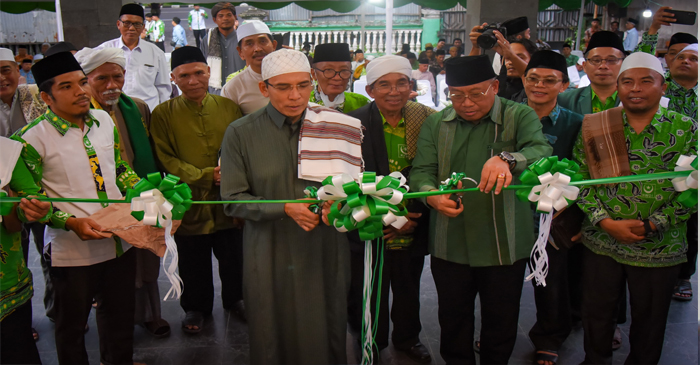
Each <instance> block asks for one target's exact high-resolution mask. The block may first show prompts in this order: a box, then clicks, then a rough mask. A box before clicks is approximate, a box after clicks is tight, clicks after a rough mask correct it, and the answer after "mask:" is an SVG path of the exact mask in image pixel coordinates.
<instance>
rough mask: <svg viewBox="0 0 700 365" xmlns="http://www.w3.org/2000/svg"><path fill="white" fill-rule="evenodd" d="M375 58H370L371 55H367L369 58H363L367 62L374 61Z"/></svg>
mask: <svg viewBox="0 0 700 365" xmlns="http://www.w3.org/2000/svg"><path fill="white" fill-rule="evenodd" d="M375 58H377V57H375V56H372V55H369V56H367V57H365V59H366V60H367V61H374V59H375Z"/></svg>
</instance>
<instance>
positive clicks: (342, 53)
mask: <svg viewBox="0 0 700 365" xmlns="http://www.w3.org/2000/svg"><path fill="white" fill-rule="evenodd" d="M316 62H350V46H349V45H348V44H347V43H324V44H319V45H318V46H316V49H315V50H314V63H316Z"/></svg>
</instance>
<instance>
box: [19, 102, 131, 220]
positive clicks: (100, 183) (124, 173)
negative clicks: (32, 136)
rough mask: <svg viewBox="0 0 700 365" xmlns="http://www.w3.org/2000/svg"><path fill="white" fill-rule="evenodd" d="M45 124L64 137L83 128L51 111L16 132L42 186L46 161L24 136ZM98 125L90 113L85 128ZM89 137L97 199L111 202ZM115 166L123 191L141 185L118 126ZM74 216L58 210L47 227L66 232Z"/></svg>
mask: <svg viewBox="0 0 700 365" xmlns="http://www.w3.org/2000/svg"><path fill="white" fill-rule="evenodd" d="M42 121H47V122H49V123H50V124H51V125H52V126H53V127H54V128H56V130H57V131H58V132H59V133H60V134H62V135H65V134H66V132H67V131H68V130H69V128H80V127H78V126H77V125H76V124H73V123H71V122H69V121H67V120H65V119H63V118H61V117H59V116H58V115H56V114H54V113H53V112H52V111H51V109H47V110H46V113H44V115H42V116H40V117H39V118H37V119H35V120H34V121H33V122H32V123H31V124H28V125H26V126H24V127H23V128H22V129H20V130H18V131H17V132H15V134H14V135H13V136H12V139H13V140H15V141H18V142H21V143H22V144H24V148H23V149H22V155H21V156H22V159H24V163H25V164H26V165H27V167H28V168H29V172H30V173H31V174H32V177H33V178H34V181H35V182H36V183H37V184H41V180H42V178H43V175H44V161H43V158H42V157H41V155H40V154H39V152H38V151H37V150H36V149H35V148H34V146H32V145H31V144H29V143H27V141H25V140H24V139H23V138H22V137H23V135H24V134H25V133H26V132H27V131H29V130H30V129H31V128H32V127H34V126H36V125H38V124H39V123H41V122H42ZM95 124H96V125H97V126H99V124H100V122H99V121H98V120H97V119H96V118H95V117H93V116H92V114H88V116H87V117H86V120H85V128H88V131H89V128H91V127H92V126H93V125H95ZM87 134H88V133H87V132H85V133H84V135H83V142H84V146H85V151H86V153H87V154H88V159H89V161H90V166H91V167H92V171H93V179H94V180H95V187H96V190H97V196H98V197H99V198H100V199H107V193H106V191H105V188H104V177H103V175H102V170H101V169H100V163H99V160H98V159H97V154H96V153H95V151H94V149H93V148H92V143H91V142H90V140H89V139H88V137H87ZM114 166H115V169H116V185H117V187H118V188H119V190H120V191H121V192H126V190H127V189H129V188H132V187H133V186H134V185H136V183H137V182H139V180H140V178H139V177H138V175H136V173H135V172H134V171H133V170H132V169H131V167H129V164H128V163H127V162H126V161H124V160H122V158H121V151H120V148H119V132H118V131H117V127H116V126H115V127H114ZM105 206H107V204H106V203H103V207H105ZM70 217H72V215H71V214H68V213H66V212H64V211H61V210H60V209H58V208H56V207H54V209H53V215H52V217H51V219H50V220H49V221H48V223H47V225H48V226H49V227H52V228H61V229H66V221H67V220H68V218H70Z"/></svg>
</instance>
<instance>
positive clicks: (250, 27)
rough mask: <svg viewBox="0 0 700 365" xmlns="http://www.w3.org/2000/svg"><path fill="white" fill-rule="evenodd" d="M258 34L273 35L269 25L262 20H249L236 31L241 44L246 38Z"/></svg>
mask: <svg viewBox="0 0 700 365" xmlns="http://www.w3.org/2000/svg"><path fill="white" fill-rule="evenodd" d="M256 34H272V32H270V28H268V27H267V24H265V23H264V22H262V21H260V20H249V21H247V22H245V23H243V24H241V25H240V26H239V27H238V30H236V36H238V41H239V42H240V41H241V40H243V38H245V37H250V36H252V35H256Z"/></svg>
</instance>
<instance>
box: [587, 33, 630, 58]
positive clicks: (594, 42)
mask: <svg viewBox="0 0 700 365" xmlns="http://www.w3.org/2000/svg"><path fill="white" fill-rule="evenodd" d="M598 47H612V48H617V49H619V50H620V52H622V53H624V52H625V47H623V46H622V39H620V37H619V36H618V35H617V34H615V33H613V32H610V31H607V30H601V31H600V32H595V33H593V35H592V36H591V40H590V41H588V48H586V52H584V54H586V53H588V51H590V50H592V49H593V48H598Z"/></svg>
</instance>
